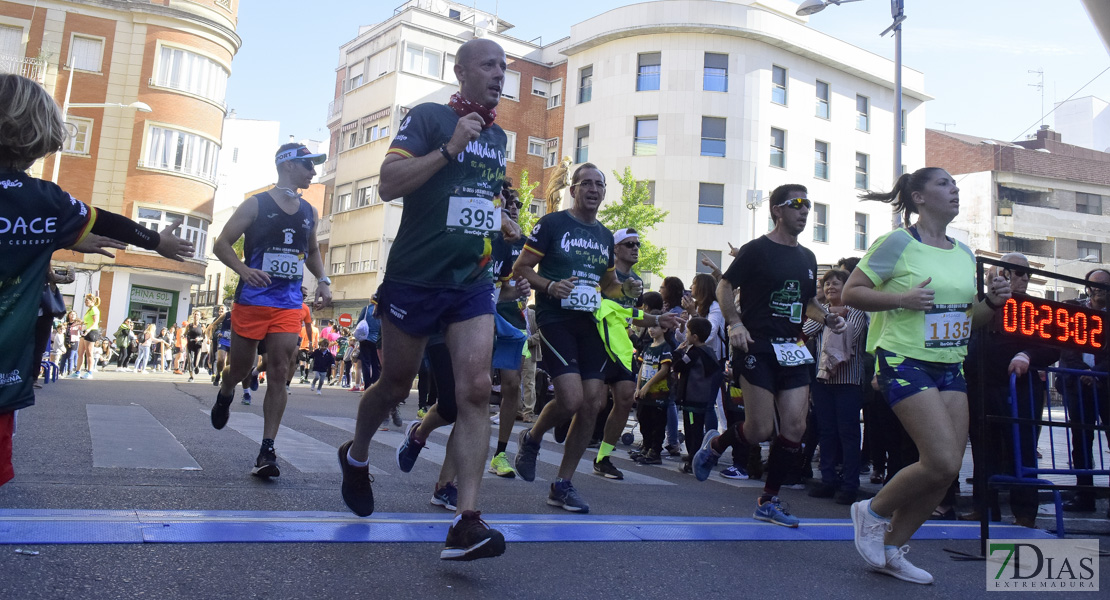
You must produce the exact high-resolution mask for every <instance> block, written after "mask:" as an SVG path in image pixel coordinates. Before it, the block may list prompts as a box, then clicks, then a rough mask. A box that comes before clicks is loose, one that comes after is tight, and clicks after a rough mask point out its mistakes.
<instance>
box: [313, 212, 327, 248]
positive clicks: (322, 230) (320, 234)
mask: <svg viewBox="0 0 1110 600" xmlns="http://www.w3.org/2000/svg"><path fill="white" fill-rule="evenodd" d="M329 239H331V215H321V216H320V220H319V221H317V223H316V241H317V242H320V243H324V242H327V241H328V240H329Z"/></svg>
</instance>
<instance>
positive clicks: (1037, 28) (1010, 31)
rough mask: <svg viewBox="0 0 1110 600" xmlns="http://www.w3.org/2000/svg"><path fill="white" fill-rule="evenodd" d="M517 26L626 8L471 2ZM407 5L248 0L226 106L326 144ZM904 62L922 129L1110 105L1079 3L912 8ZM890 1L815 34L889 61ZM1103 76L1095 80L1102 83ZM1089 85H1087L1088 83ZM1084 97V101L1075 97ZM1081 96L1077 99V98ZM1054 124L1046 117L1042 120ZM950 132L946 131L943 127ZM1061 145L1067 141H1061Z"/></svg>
mask: <svg viewBox="0 0 1110 600" xmlns="http://www.w3.org/2000/svg"><path fill="white" fill-rule="evenodd" d="M469 3H470V4H472V5H476V6H477V8H478V9H480V10H486V11H489V12H498V13H499V15H500V16H501V18H503V19H504V20H506V21H508V22H510V23H512V24H514V25H515V27H514V28H513V29H511V30H509V31H508V32H506V33H507V34H509V35H512V36H513V37H516V38H519V39H523V40H532V39H533V38H537V37H540V38H542V42H546V43H550V42H552V41H555V40H558V39H560V38H562V37H565V36H567V35H568V34H569V33H570V27H571V26H572V25H574V24H575V23H578V22H580V21H583V20H586V19H588V18H590V17H592V16H595V15H597V14H600V13H602V12H604V11H607V10H611V9H613V8H617V7H619V6H626V5H629V4H635V3H636V2H633V1H630V0H559V2H558V10H552V6H553V5H552V4H551V3H549V2H538V1H534V0H500V1H499V2H498V1H497V0H474V1H472V2H469ZM401 4H402V0H320V1H318V2H315V3H311V4H307V5H306V4H305V3H304V2H303V1H301V2H294V1H292V0H243V1H242V2H241V3H240V6H239V23H238V33H239V36H240V37H241V38H242V40H243V46H242V48H241V49H240V50H239V53H238V54H237V55H236V57H235V59H234V61H233V62H232V76H231V79H230V80H229V82H228V96H227V104H228V107H229V108H234V109H235V110H236V113H237V115H238V116H239V118H247V119H263V120H275V121H280V122H281V132H282V139H284V138H285V137H287V136H289V135H292V136H294V137H296V138H297V139H304V138H308V139H316V140H326V139H327V135H328V133H327V127H326V126H325V121H326V118H327V115H326V114H325V113H326V112H327V108H328V103H329V102H331V100H332V98H333V96H334V85H335V68H336V66H337V65H338V60H339V46H340V45H342V44H344V43H346V42H348V41H350V40H351V39H353V38H354V37H355V36H356V35H357V34H358V26H359V25H369V24H374V23H379V22H381V21H383V20H385V19H387V18H389V17H390V16H391V15H392V14H393V11H394V9H396V8H397V7H398V6H400V5H401ZM905 5H906V7H905V14H906V17H907V20H906V21H905V22H904V23H903V33H902V61H903V64H904V65H905V66H906V67H907V68H913V69H915V70H918V71H921V72H923V73H924V74H925V91H926V93H928V94H930V95H931V96H933V97H934V98H935V100H932V101H930V102H928V103H927V104H926V108H925V110H926V126H927V127H930V128H935V129H945V128H947V129H948V130H949V131H957V132H960V133H966V134H970V135H976V136H982V137H990V138H996V139H1002V140H1016V139H1022V138H1024V137H1025V136H1027V135H1028V134H1030V133H1032V132H1033V131H1035V130H1036V128H1037V126H1038V125H1040V119H1041V116H1042V109H1041V106H1042V104H1041V103H1042V100H1041V90H1039V89H1038V88H1036V87H1034V86H1033V84H1037V83H1039V82H1040V81H1041V76H1040V75H1037V74H1035V73H1030V72H1029V71H1043V73H1044V75H1043V77H1044V79H1043V80H1044V89H1043V91H1044V110H1045V111H1046V112H1047V111H1049V110H1051V109H1052V107H1053V103H1054V102H1055V101H1061V100H1064V99H1066V98H1068V97H1069V96H1071V95H1072V94H1076V97H1083V96H1090V95H1093V96H1098V97H1100V98H1102V99H1104V100H1108V101H1110V72H1107V73H1103V74H1102V75H1101V76H1100V75H1099V74H1100V73H1102V72H1103V70H1105V69H1106V68H1107V67H1110V55H1108V53H1107V50H1106V48H1105V47H1104V46H1103V44H1102V41H1101V39H1100V38H1099V36H1098V33H1097V31H1096V30H1095V28H1094V26H1093V25H1092V24H1091V22H1090V20H1089V19H1088V17H1087V13H1086V12H1085V11H1084V9H1083V6H1082V4H1081V3H1080V2H1079V0H906V1H905ZM890 22H891V17H890V3H889V2H888V1H887V0H864V1H861V2H858V3H851V4H844V5H842V6H830V7H828V8H826V9H825V10H824V11H823V12H821V13H818V14H816V15H813V16H812V17H810V20H809V26H810V27H812V28H814V29H816V30H818V31H821V32H823V33H826V34H829V35H831V36H833V37H836V38H839V39H841V40H844V41H846V42H848V43H851V44H854V45H856V46H859V47H860V48H863V49H865V50H868V51H870V52H874V53H876V54H878V55H880V56H883V57H886V58H888V59H891V60H893V58H894V41H893V38H892V37H891V36H889V35H888V36H887V37H885V38H881V37H879V32H881V31H883V30H884V29H886V27H887V26H889V25H890ZM1096 76H1097V77H1096ZM1092 79H1094V81H1093V82H1091V83H1090V85H1087V86H1086V87H1085V88H1084V87H1083V86H1084V85H1085V84H1087V83H1088V82H1090V81H1091V80H1092ZM1081 88H1082V91H1080V90H1081ZM1077 92H1078V93H1077ZM1044 122H1045V123H1046V124H1049V125H1051V124H1052V119H1051V116H1050V117H1049V118H1048V119H1046V120H1045V121H1044ZM945 124H947V125H945ZM1064 141H1065V142H1066V141H1067V140H1064Z"/></svg>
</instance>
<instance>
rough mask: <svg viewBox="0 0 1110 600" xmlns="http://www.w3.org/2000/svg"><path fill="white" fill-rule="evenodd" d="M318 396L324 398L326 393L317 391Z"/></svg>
mask: <svg viewBox="0 0 1110 600" xmlns="http://www.w3.org/2000/svg"><path fill="white" fill-rule="evenodd" d="M316 395H317V396H323V395H324V392H321V391H320V390H316Z"/></svg>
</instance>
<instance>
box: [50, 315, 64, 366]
mask: <svg viewBox="0 0 1110 600" xmlns="http://www.w3.org/2000/svg"><path fill="white" fill-rule="evenodd" d="M50 347H51V350H50V354H51V356H50V358H51V360H53V361H54V364H56V365H58V369H59V370H60V369H61V368H62V358H63V357H64V356H65V354H66V326H65V324H64V323H58V324H57V325H55V326H54V334H53V336H52V337H51V339H50Z"/></svg>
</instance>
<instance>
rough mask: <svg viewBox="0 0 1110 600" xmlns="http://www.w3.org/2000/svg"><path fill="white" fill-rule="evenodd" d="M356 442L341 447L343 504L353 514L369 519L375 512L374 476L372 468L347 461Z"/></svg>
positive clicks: (340, 465)
mask: <svg viewBox="0 0 1110 600" xmlns="http://www.w3.org/2000/svg"><path fill="white" fill-rule="evenodd" d="M353 442H354V440H351V441H350V442H346V443H344V444H343V445H342V446H340V447H339V470H340V471H342V472H343V488H342V489H343V502H344V503H346V505H347V508H349V509H351V512H353V513H355V514H356V515H358V516H360V517H368V516H370V515H371V514H373V512H374V490H373V489H371V487H370V484H371V483H374V476H373V475H371V474H370V466H369V465H367V466H365V467H356V466H354V465H352V464H351V463H350V462H348V461H347V452H348V451H350V449H351V444H352V443H353Z"/></svg>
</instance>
